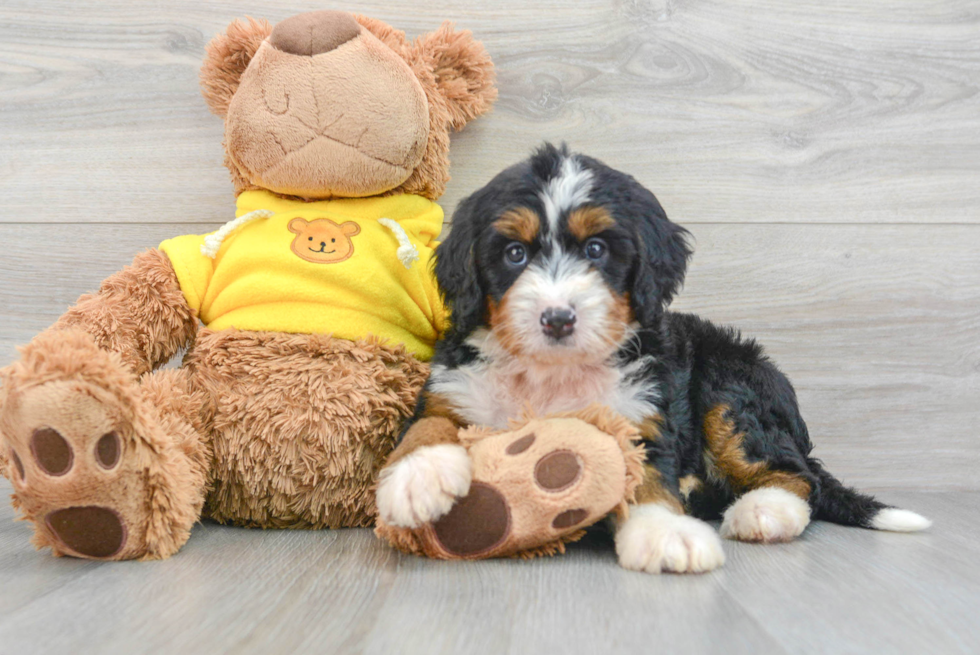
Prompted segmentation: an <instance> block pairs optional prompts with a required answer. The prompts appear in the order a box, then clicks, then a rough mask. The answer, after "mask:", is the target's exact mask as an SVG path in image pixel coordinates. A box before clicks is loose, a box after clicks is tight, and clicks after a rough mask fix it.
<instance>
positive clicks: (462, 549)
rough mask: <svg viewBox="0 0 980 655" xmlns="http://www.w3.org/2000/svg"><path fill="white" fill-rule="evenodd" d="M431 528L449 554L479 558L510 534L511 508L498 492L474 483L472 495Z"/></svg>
mask: <svg viewBox="0 0 980 655" xmlns="http://www.w3.org/2000/svg"><path fill="white" fill-rule="evenodd" d="M432 527H433V530H434V532H435V535H436V538H437V539H438V540H439V543H440V545H442V547H443V548H444V549H445V550H446V551H447V552H449V553H452V554H453V555H457V556H460V557H465V556H473V555H479V554H480V553H484V552H489V551H491V550H493V549H494V548H496V547H497V546H499V545H500V544H501V543H502V542H503V541H504V540H505V539H506V538H507V536H508V534H510V507H509V506H508V505H507V501H506V499H504V497H503V495H502V494H501V493H500V492H499V491H497V490H496V489H494V488H493V487H491V486H490V485H488V484H483V483H481V482H474V483H472V484H471V485H470V493H469V494H467V495H466V496H465V497H464V498H461V499H460V500H459V501H457V502H456V504H455V505H453V508H452V509H451V510H449V513H448V514H446V515H445V516H444V517H442V518H441V519H439V520H438V521H436V522H435V523H434V524H433V526H432Z"/></svg>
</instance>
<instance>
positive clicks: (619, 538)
mask: <svg viewBox="0 0 980 655" xmlns="http://www.w3.org/2000/svg"><path fill="white" fill-rule="evenodd" d="M616 554H617V555H619V563H620V565H622V566H623V567H624V568H627V569H632V570H634V571H646V572H647V573H660V572H661V571H673V572H675V573H703V572H705V571H711V570H712V569H716V568H718V567H719V566H721V565H722V564H724V563H725V552H724V551H723V550H722V548H721V539H719V538H718V535H717V533H715V531H714V528H712V527H711V526H710V525H708V524H707V523H705V522H704V521H699V520H698V519H696V518H694V517H692V516H684V515H679V514H675V513H673V512H672V511H670V510H669V509H667V508H666V507H664V506H663V505H657V504H650V505H637V506H633V507H630V517H629V519H627V520H626V522H624V523H623V524H622V525H621V526H620V527H619V529H618V530H617V531H616Z"/></svg>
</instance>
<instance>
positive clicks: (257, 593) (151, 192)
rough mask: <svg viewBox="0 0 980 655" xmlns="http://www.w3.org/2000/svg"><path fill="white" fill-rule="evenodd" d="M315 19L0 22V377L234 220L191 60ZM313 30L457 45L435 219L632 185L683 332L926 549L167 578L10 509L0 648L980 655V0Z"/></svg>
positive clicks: (631, 3) (319, 556)
mask: <svg viewBox="0 0 980 655" xmlns="http://www.w3.org/2000/svg"><path fill="white" fill-rule="evenodd" d="M331 4H332V3H328V4H327V5H325V4H324V3H323V2H322V0H292V1H291V2H289V3H282V2H278V1H276V0H250V1H248V2H244V3H243V2H239V1H236V2H231V1H230V0H168V1H167V2H162V3H161V2H155V1H153V0H3V2H0V92H2V93H0V143H2V144H3V145H2V147H0V195H2V197H3V202H2V203H0V244H2V245H3V255H2V256H0V366H3V365H5V364H7V363H8V362H10V361H11V360H12V359H13V358H14V357H15V356H16V352H15V349H14V346H15V345H17V344H21V343H24V342H26V341H27V340H29V339H30V338H31V337H32V336H33V335H34V334H35V333H37V332H38V331H40V330H41V329H43V328H44V327H46V326H47V325H49V324H50V323H51V322H53V321H54V320H55V319H56V318H57V317H58V315H59V314H60V313H61V312H62V311H63V310H64V309H65V308H66V307H67V306H68V305H69V304H71V303H72V302H73V301H74V299H75V298H77V297H78V295H79V294H81V293H83V292H86V291H91V290H93V289H94V288H96V287H97V285H98V283H99V281H100V280H101V279H102V278H103V277H105V276H106V275H108V274H109V273H111V272H113V271H115V270H118V269H119V268H120V267H121V266H123V265H125V264H126V263H127V262H128V261H129V260H130V259H131V258H132V256H133V254H134V253H135V252H136V251H138V250H141V249H143V248H147V247H152V246H155V245H156V244H158V243H159V242H160V241H161V240H162V239H165V238H168V237H171V236H174V235H177V234H182V233H189V232H204V231H208V230H211V229H214V228H215V227H216V226H217V225H220V224H221V223H223V222H225V221H226V220H228V219H229V218H230V217H231V215H232V211H233V199H232V192H231V185H230V183H229V180H228V174H227V172H226V171H225V169H224V168H223V167H222V164H221V159H222V151H221V142H222V126H221V123H220V121H219V120H218V119H216V118H215V117H213V116H211V115H210V114H209V113H208V112H207V109H206V108H205V106H204V103H203V101H202V100H201V98H200V95H199V93H198V88H197V70H198V67H199V65H200V61H201V58H202V55H203V50H204V44H205V43H206V42H207V40H208V39H209V38H210V37H211V36H212V35H214V34H215V33H217V32H219V31H221V30H222V29H224V27H225V26H226V25H227V24H228V22H229V21H230V20H231V19H232V18H235V17H239V16H243V15H246V14H249V15H252V16H256V17H266V18H269V19H271V20H273V21H275V20H279V19H282V18H285V17H288V16H290V15H292V14H294V13H298V12H300V11H306V10H310V9H321V8H324V7H325V6H329V5H331ZM332 6H336V7H338V8H347V9H355V10H357V11H360V12H362V13H365V14H368V15H372V16H376V17H378V18H381V19H384V20H387V21H389V22H390V23H392V24H393V25H395V26H397V27H399V28H401V29H405V30H406V31H407V32H408V34H409V36H415V35H417V34H420V33H422V32H426V31H430V30H432V29H434V28H436V27H437V26H438V25H439V23H440V22H441V21H442V20H444V19H451V20H454V21H456V22H457V23H458V25H459V26H460V27H463V28H469V29H472V30H473V31H474V33H475V34H476V35H477V36H478V38H480V39H481V40H482V41H483V42H484V43H485V44H486V46H487V48H488V49H489V51H490V53H491V54H492V56H493V57H494V60H495V62H496V64H497V66H498V74H499V86H500V100H499V102H498V104H497V106H496V109H495V110H494V112H493V113H492V114H491V115H490V116H488V117H486V118H484V119H481V120H480V121H477V122H475V123H474V124H473V125H471V126H470V127H469V128H468V129H467V130H466V131H464V132H462V133H460V134H459V135H455V136H454V137H453V145H452V153H451V155H452V160H453V168H452V173H453V180H452V181H451V182H450V185H449V187H448V189H447V192H446V194H445V196H444V197H443V199H442V201H441V203H442V205H443V206H444V207H445V209H446V212H447V218H448V217H449V216H450V215H451V212H452V210H453V209H454V208H455V206H456V204H457V203H458V202H459V200H460V199H461V198H462V197H464V196H465V195H466V194H468V193H469V192H471V191H472V190H474V189H475V188H476V187H478V186H479V185H481V184H483V183H484V182H486V181H487V180H488V179H489V178H490V177H491V176H492V175H493V174H495V173H496V172H497V171H498V170H500V169H501V168H502V167H504V166H506V165H509V164H511V163H513V162H514V161H516V160H518V159H520V158H522V157H524V156H525V155H526V154H527V153H528V151H529V149H530V148H531V147H533V146H534V145H536V144H537V143H539V142H540V141H541V140H543V139H552V140H567V141H568V142H569V144H570V145H571V146H572V147H573V148H575V149H577V150H581V151H584V152H587V153H589V154H592V155H594V156H597V157H599V158H601V159H604V160H606V161H607V162H608V163H610V164H611V165H614V166H617V167H620V168H623V169H624V170H628V171H629V172H631V173H633V174H634V175H635V176H637V177H638V179H640V180H641V181H642V182H643V183H645V184H647V185H648V186H649V187H650V188H652V189H653V190H654V191H655V192H656V193H657V195H658V197H659V198H660V199H661V202H662V203H663V205H664V206H665V208H666V209H667V212H668V214H669V215H670V216H671V217H672V218H673V219H674V220H677V221H678V222H680V223H682V224H684V225H686V226H688V227H689V228H690V229H691V231H692V232H693V234H694V236H695V237H696V240H697V250H696V254H695V258H694V262H693V264H692V267H691V271H690V275H689V277H688V280H687V284H686V287H685V289H684V291H683V293H682V294H681V296H680V298H679V299H678V301H677V302H676V303H675V308H677V309H682V310H687V311H696V312H698V313H701V314H703V315H705V316H707V317H709V318H711V319H713V320H717V321H721V322H731V323H734V324H736V325H738V326H739V327H741V328H742V329H743V330H744V331H745V332H746V333H748V334H751V335H753V336H756V337H758V338H759V339H760V341H761V342H762V343H764V344H765V345H766V346H767V348H768V350H769V351H770V352H771V353H772V355H773V356H774V358H775V359H776V361H777V362H778V363H779V364H780V366H781V367H782V368H783V369H784V370H785V371H786V372H787V373H789V374H790V376H791V378H792V379H793V381H794V383H795V385H796V387H797V389H798V392H799V395H800V401H801V406H802V408H803V410H804V413H805V416H806V417H807V420H808V423H809V425H810V427H811V432H812V434H813V435H814V439H815V441H816V443H817V449H816V452H815V454H816V455H818V456H819V457H821V458H822V459H824V461H825V462H826V463H827V464H828V467H829V468H830V469H831V470H832V471H834V472H836V473H837V474H839V475H841V476H842V477H844V478H845V479H846V480H847V481H848V482H849V483H852V484H856V485H860V486H863V487H874V488H890V490H889V491H883V492H881V494H880V496H881V497H882V498H883V499H884V500H886V501H889V502H894V503H896V504H899V505H902V506H906V507H909V508H910V509H914V510H917V511H920V512H922V513H924V514H926V515H927V516H930V517H931V518H933V519H935V521H936V524H935V526H934V527H933V529H932V530H931V531H930V532H928V533H925V534H918V535H894V534H883V533H873V532H867V531H861V530H850V529H845V528H840V527H837V526H832V525H827V524H816V525H814V526H812V527H811V528H810V529H808V531H807V532H806V534H805V535H804V537H803V539H801V540H800V541H798V542H796V543H792V544H787V545H780V546H769V547H763V546H753V545H746V544H737V543H730V542H729V543H726V545H725V548H726V552H727V554H728V560H729V561H728V563H727V564H726V566H725V567H724V568H723V569H721V570H719V571H717V572H714V573H711V574H708V575H705V576H696V577H680V576H661V577H650V576H645V575H641V574H635V573H630V572H627V571H624V570H621V569H620V568H619V567H618V566H617V565H616V563H615V557H614V555H613V553H612V550H611V545H610V544H609V543H608V540H604V539H603V538H601V537H595V538H592V539H590V540H589V542H588V543H585V544H580V545H576V546H574V547H573V548H572V549H571V551H570V553H569V554H568V555H566V556H564V557H557V558H551V559H544V560H537V561H532V562H512V561H499V562H480V563H440V562H430V561H426V560H422V559H417V558H413V557H406V556H403V555H400V554H398V553H395V552H393V551H391V550H389V549H387V548H385V547H384V546H383V545H381V544H380V543H378V542H377V541H375V540H374V538H373V537H372V535H371V534H370V532H369V531H366V530H343V531H333V532H331V531H322V532H275V531H265V532H262V531H246V530H240V529H234V528H226V527H221V526H216V525H213V524H204V525H200V526H198V527H197V528H196V529H195V531H194V535H193V538H192V539H191V540H190V542H189V543H188V545H187V546H186V548H185V549H184V550H183V551H182V552H181V553H180V554H179V555H178V556H176V557H174V558H173V559H171V560H168V561H166V562H158V563H122V564H102V563H94V562H86V561H80V560H72V559H55V558H52V557H50V555H49V554H47V553H45V552H41V553H39V552H35V551H34V550H33V548H32V547H31V546H30V544H29V535H30V529H29V526H27V525H26V524H24V523H17V522H14V521H12V518H13V511H12V510H11V508H10V507H9V505H5V504H0V505H2V506H0V655H7V654H8V653H18V654H20V653H46V652H59V653H65V652H75V653H108V652H126V653H143V652H181V653H198V652H200V653H252V652H257V653H258V652H261V653H270V652H273V653H274V652H281V653H293V652H296V653H305V652H336V653H348V652H350V653H426V654H427V655H434V654H437V653H449V652H452V653H466V654H469V653H475V654H479V653H539V652H551V651H555V652H565V653H605V652H640V651H641V650H642V652H664V653H687V652H691V653H700V652H713V651H718V652H726V653H729V652H730V653H743V652H744V653H748V652H753V653H768V652H772V653H782V652H787V653H852V652H853V653H893V652H894V653H898V652H908V653H960V652H962V653H972V652H980V625H978V623H977V620H976V617H977V616H978V614H980V566H978V565H977V564H976V562H977V561H978V560H980V552H978V551H980V547H978V543H980V529H978V527H977V526H978V520H980V516H978V513H980V511H978V507H980V437H978V436H977V425H978V424H980V402H978V400H977V399H978V398H980V255H978V251H980V0H936V1H932V2H920V1H915V0H875V1H871V0H866V1H864V2H848V3H844V2H836V3H835V2H826V0H744V1H743V2H737V3H733V2H726V1H725V0H684V1H679V0H575V2H571V1H569V0H539V1H537V2H527V0H496V1H495V2H492V3H490V2H478V1H477V0H440V1H438V2H419V1H418V0H363V1H359V2H357V3H347V4H346V5H343V4H339V5H332ZM52 246H56V248H55V249H54V250H53V249H52ZM9 490H10V488H9V485H8V484H7V483H6V481H3V480H0V495H6V494H8V493H9Z"/></svg>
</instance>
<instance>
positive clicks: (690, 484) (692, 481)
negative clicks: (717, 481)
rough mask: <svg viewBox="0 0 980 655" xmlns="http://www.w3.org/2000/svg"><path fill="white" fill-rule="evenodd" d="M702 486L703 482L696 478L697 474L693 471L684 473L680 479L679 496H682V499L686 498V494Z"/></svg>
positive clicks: (688, 494)
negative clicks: (687, 473)
mask: <svg viewBox="0 0 980 655" xmlns="http://www.w3.org/2000/svg"><path fill="white" fill-rule="evenodd" d="M702 486H704V483H703V482H701V480H700V479H698V476H696V475H694V474H693V473H692V474H691V475H685V476H684V477H683V478H681V479H680V489H681V497H682V498H684V500H687V498H688V496H690V495H691V494H692V493H694V492H695V491H697V490H698V489H700V488H701V487H702Z"/></svg>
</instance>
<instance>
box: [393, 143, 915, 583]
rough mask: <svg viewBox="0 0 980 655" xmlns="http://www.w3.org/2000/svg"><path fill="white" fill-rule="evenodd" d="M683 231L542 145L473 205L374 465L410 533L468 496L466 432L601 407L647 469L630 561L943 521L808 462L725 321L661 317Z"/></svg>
mask: <svg viewBox="0 0 980 655" xmlns="http://www.w3.org/2000/svg"><path fill="white" fill-rule="evenodd" d="M687 237H688V232H687V231H686V230H685V229H684V228H682V227H680V226H678V225H676V224H674V223H672V222H671V221H669V220H668V219H667V216H666V214H665V213H664V210H663V209H662V208H661V206H660V203H659V202H658V201H657V199H656V198H655V197H654V195H653V194H652V193H650V192H649V191H648V190H646V189H645V188H643V187H642V186H641V185H640V184H639V183H638V182H637V181H636V180H634V179H633V178H632V177H630V176H629V175H626V174H624V173H621V172H618V171H615V170H613V169H611V168H609V167H608V166H605V165H604V164H602V163H601V162H599V161H596V160H595V159H592V158H590V157H586V156H584V155H580V154H570V153H569V152H568V150H567V149H566V148H565V147H562V148H561V149H559V148H555V147H554V146H552V145H549V144H546V145H544V146H543V147H541V148H540V149H539V150H538V151H537V152H536V153H535V154H534V156H532V157H531V158H530V159H529V160H527V161H524V162H522V163H520V164H517V165H515V166H512V167H511V168H508V169H507V170H505V171H503V172H502V173H500V174H499V175H497V176H496V177H495V178H494V179H493V180H492V181H491V182H490V183H489V184H488V185H487V186H485V187H484V188H483V189H480V190H479V191H477V192H476V193H474V194H473V195H472V196H470V197H469V198H467V199H466V200H464V201H463V202H462V203H461V204H460V206H459V208H458V210H457V211H456V213H455V215H454V217H453V226H452V230H451V233H450V235H449V237H448V239H446V241H445V242H444V243H442V244H441V245H440V246H439V249H438V251H437V253H436V256H437V261H436V265H435V273H436V277H437V279H438V281H439V284H440V286H441V288H442V292H443V293H444V295H445V298H446V301H447V302H448V304H449V306H450V308H451V311H452V318H451V324H452V328H451V329H450V330H449V331H448V333H447V334H446V335H445V338H444V339H443V340H442V341H441V342H440V343H439V344H438V345H437V347H436V354H435V358H434V359H433V362H432V372H431V376H430V378H429V380H428V382H427V384H426V386H425V388H424V390H423V392H422V394H421V397H420V398H419V402H418V407H417V409H416V412H415V415H414V417H413V418H412V419H411V420H410V422H409V423H408V425H407V426H406V429H405V432H404V433H403V436H402V439H401V441H400V443H399V445H398V447H397V448H396V449H395V451H394V452H393V453H392V455H391V457H390V459H389V461H388V462H387V464H386V467H385V469H384V470H383V471H382V473H381V476H380V484H379V489H378V496H377V499H378V509H379V512H380V514H381V516H382V517H383V518H384V519H385V520H386V521H388V522H389V523H391V524H394V525H399V526H404V527H417V526H419V525H421V524H423V523H426V522H429V521H433V520H436V519H438V518H439V517H441V516H443V515H444V514H446V513H447V512H448V511H449V509H450V508H451V507H452V505H453V503H454V502H455V500H456V499H457V498H459V497H461V496H464V495H466V493H467V492H468V490H469V484H470V462H469V459H468V457H467V454H466V451H465V450H464V449H463V448H462V447H461V446H460V445H458V442H457V439H456V433H457V431H458V429H459V428H460V427H463V426H466V425H470V424H478V425H485V426H491V427H495V428H505V427H507V424H508V420H509V419H512V418H516V417H518V416H519V415H520V414H521V412H522V410H523V409H524V408H525V407H526V406H528V405H530V407H531V408H532V409H533V411H534V412H535V413H536V414H537V415H546V414H548V413H551V412H561V411H567V410H575V409H580V408H582V407H585V406H587V405H589V404H591V403H595V402H600V403H603V404H605V405H608V406H609V407H611V408H613V409H614V410H616V411H617V412H619V413H620V414H622V415H623V416H625V417H627V418H628V419H630V420H631V421H633V422H634V423H635V424H636V425H637V426H638V427H639V429H640V431H641V433H642V435H643V438H644V444H645V448H646V455H647V464H646V472H645V473H646V474H645V481H644V483H643V485H642V486H641V488H640V490H639V492H638V494H637V504H636V505H635V506H632V507H631V508H630V513H629V518H628V519H626V520H625V521H623V522H621V523H620V524H619V525H618V526H617V527H616V551H617V554H618V556H619V561H620V563H621V564H622V565H623V566H624V567H626V568H628V569H636V570H641V571H648V572H651V573H658V572H661V571H675V572H701V571H708V570H711V569H714V568H716V567H718V566H720V565H721V564H722V563H723V562H724V553H723V551H722V548H721V543H720V540H719V538H718V535H717V533H716V532H715V531H714V529H713V528H712V527H711V526H709V525H708V524H707V523H704V522H703V521H702V519H710V518H717V517H718V516H722V517H723V521H722V526H721V534H722V536H725V537H728V538H731V539H739V540H743V541H757V542H777V541H787V540H790V539H793V538H794V537H796V536H798V535H799V534H800V533H801V532H803V529H804V528H806V526H807V524H808V523H809V522H810V520H811V518H813V519H822V520H827V521H833V522H836V523H841V524H844V525H853V526H859V527H863V528H872V529H877V530H895V531H914V530H922V529H925V528H927V527H928V526H929V525H930V522H929V521H928V520H927V519H925V518H923V517H921V516H919V515H918V514H915V513H913V512H910V511H907V510H901V509H896V508H892V507H888V506H887V505H884V504H883V503H881V502H879V501H877V500H875V499H874V498H872V497H871V496H867V495H863V494H860V493H857V492H856V491H854V490H853V489H850V488H847V487H845V486H844V485H842V484H841V483H840V482H839V481H838V480H837V479H836V478H834V477H833V476H832V475H831V474H830V473H828V472H827V471H825V470H824V469H823V467H822V466H821V464H820V462H819V461H818V460H816V459H813V458H812V457H810V450H811V448H812V445H811V443H810V438H809V435H808V434H807V428H806V424H805V423H804V422H803V419H802V417H801V416H800V411H799V408H798V406H797V402H796V395H795V393H794V391H793V387H792V385H791V384H790V382H789V380H788V379H787V378H786V377H785V376H784V375H783V374H782V373H780V371H779V370H778V369H777V368H776V366H775V365H774V364H773V363H772V362H770V361H769V360H768V359H767V358H766V356H765V355H764V354H763V352H762V348H761V347H760V346H759V345H758V344H756V343H755V342H754V341H752V340H747V339H742V338H741V337H740V335H739V334H738V333H737V332H736V331H735V330H733V329H732V328H726V327H717V326H715V325H712V324H711V323H709V322H708V321H705V320H703V319H701V318H698V317H697V316H693V315H690V314H680V313H673V312H669V311H667V309H666V307H667V305H668V304H669V303H670V301H671V299H672V298H673V296H674V294H675V293H676V292H677V291H678V289H679V288H680V286H681V283H682V282H683V280H684V273H685V270H686V267H687V262H688V259H689V258H690V256H691V247H690V245H689V242H688V238H687Z"/></svg>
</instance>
